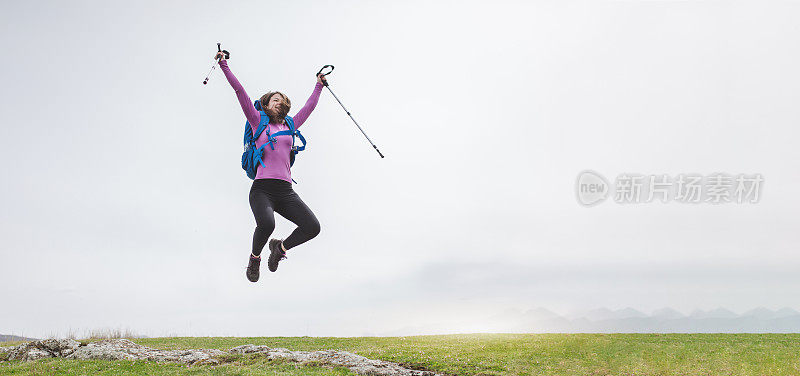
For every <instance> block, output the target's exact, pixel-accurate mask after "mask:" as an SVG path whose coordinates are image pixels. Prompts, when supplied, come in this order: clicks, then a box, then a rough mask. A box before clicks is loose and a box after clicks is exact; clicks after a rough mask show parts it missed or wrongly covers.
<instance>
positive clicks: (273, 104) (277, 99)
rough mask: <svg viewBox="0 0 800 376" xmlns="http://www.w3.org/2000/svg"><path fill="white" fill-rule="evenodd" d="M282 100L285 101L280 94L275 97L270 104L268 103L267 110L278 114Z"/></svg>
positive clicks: (270, 100)
mask: <svg viewBox="0 0 800 376" xmlns="http://www.w3.org/2000/svg"><path fill="white" fill-rule="evenodd" d="M281 100H283V97H282V96H281V95H280V94H275V95H273V96H272V98H270V99H269V103H267V108H268V109H270V110H272V111H273V112H278V106H279V105H280V104H281Z"/></svg>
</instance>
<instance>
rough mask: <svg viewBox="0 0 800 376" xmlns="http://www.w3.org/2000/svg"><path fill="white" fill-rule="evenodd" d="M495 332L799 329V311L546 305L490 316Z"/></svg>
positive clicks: (789, 309)
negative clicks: (570, 309)
mask: <svg viewBox="0 0 800 376" xmlns="http://www.w3.org/2000/svg"><path fill="white" fill-rule="evenodd" d="M489 322H491V331H494V332H524V333H536V332H564V333H585V332H593V333H612V332H613V333H653V332H678V333H743V332H744V333H800V312H798V311H795V310H793V309H791V308H781V309H779V310H775V311H773V310H770V309H768V308H764V307H758V308H755V309H752V310H749V311H747V312H744V313H742V314H737V313H735V312H732V311H730V310H728V309H725V308H716V309H712V310H710V311H703V310H694V311H692V312H691V313H690V314H689V315H685V314H683V313H681V312H678V311H676V310H674V309H672V308H661V309H657V310H655V311H653V312H652V313H651V314H649V315H648V314H646V313H643V312H641V311H637V310H635V309H633V308H624V309H619V310H610V309H608V308H599V309H594V310H590V311H584V312H576V313H572V314H569V315H563V316H562V315H559V314H557V313H555V312H552V311H550V310H548V309H546V308H541V307H540V308H535V309H531V310H528V311H524V312H523V311H520V310H509V311H506V312H504V313H502V314H500V315H496V316H494V317H491V318H490V319H489Z"/></svg>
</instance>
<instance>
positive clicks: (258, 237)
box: [216, 52, 325, 282]
mask: <svg viewBox="0 0 800 376" xmlns="http://www.w3.org/2000/svg"><path fill="white" fill-rule="evenodd" d="M216 58H217V59H219V66H220V68H221V69H222V71H223V72H224V73H225V78H227V79H228V83H230V84H231V87H233V90H234V91H235V92H236V98H237V99H238V100H239V104H240V105H241V106H242V111H244V116H245V117H246V118H247V121H248V122H250V126H251V127H252V130H253V134H255V133H256V128H257V127H258V124H259V122H260V121H261V114H260V113H259V111H258V110H256V108H255V107H254V106H253V102H251V101H250V97H249V96H248V95H247V93H246V92H245V91H244V88H243V87H242V84H240V83H239V81H238V80H237V79H236V77H235V76H234V75H233V73H232V72H231V69H230V68H229V67H228V62H227V61H226V60H225V55H224V53H222V52H219V53H218V54H217V56H216ZM324 80H325V77H324V76H321V75H318V76H317V84H316V86H314V91H313V92H312V93H311V97H309V98H308V100H307V101H306V104H305V106H303V108H301V109H300V111H298V112H297V114H296V115H294V117H293V118H294V127H295V129H297V128H300V126H301V125H303V123H305V121H306V120H307V119H308V116H309V115H311V112H312V111H314V107H316V106H317V102H318V101H319V95H320V93H321V92H322V87H323V82H324ZM260 105H261V108H262V109H263V111H264V112H265V113H266V114H267V116H269V124H268V130H267V131H264V132H261V134H260V135H259V137H258V139H256V147H261V145H264V143H266V142H268V141H269V134H274V133H275V132H279V131H284V130H288V129H289V126H288V125H287V124H286V121H285V120H284V119H285V118H286V115H287V114H288V113H289V109H291V107H292V102H291V101H289V98H288V97H287V96H286V95H284V94H283V93H280V92H277V91H271V92H269V93H266V94H264V95H263V96H261V99H260ZM275 139H276V141H274V142H273V144H274V149H272V148H270V147H266V148H263V150H264V155H263V156H262V159H263V161H264V164H263V165H262V164H259V165H258V170H257V171H256V177H255V179H254V180H253V185H252V187H250V208H251V209H252V210H253V216H255V219H256V230H255V232H254V233H253V249H252V252H251V254H250V261H249V262H248V264H247V270H246V273H245V274H246V275H247V279H248V280H250V282H256V281H258V277H259V272H260V269H259V267H260V264H261V250H262V249H263V248H264V245H265V244H266V243H267V239H269V237H270V235H272V231H273V230H274V229H275V215H274V212H277V213H278V214H280V215H282V216H283V217H284V218H286V219H288V220H290V221H291V222H292V223H294V224H295V225H297V228H295V229H294V231H292V233H291V234H290V235H289V236H288V237H287V238H286V239H284V240H279V239H271V240H270V241H269V259H268V260H267V266H268V267H269V270H270V271H271V272H274V271H276V270H278V262H280V261H281V260H283V259H285V258H286V251H288V250H289V249H292V248H294V247H296V246H298V245H300V244H303V243H305V242H307V241H309V240H311V239H312V238H314V237H315V236H317V234H319V221H317V217H316V216H314V213H312V212H311V209H309V208H308V206H306V204H305V203H303V200H301V199H300V196H298V195H297V193H295V191H294V190H293V189H292V176H291V171H290V169H289V167H290V163H289V152H290V150H291V148H292V137H291V136H288V137H286V136H279V137H275Z"/></svg>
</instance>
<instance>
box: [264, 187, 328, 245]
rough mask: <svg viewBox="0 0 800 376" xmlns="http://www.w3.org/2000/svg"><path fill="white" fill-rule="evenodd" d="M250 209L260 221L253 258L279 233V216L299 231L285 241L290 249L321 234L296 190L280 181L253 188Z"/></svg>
mask: <svg viewBox="0 0 800 376" xmlns="http://www.w3.org/2000/svg"><path fill="white" fill-rule="evenodd" d="M250 209H252V210H253V215H254V216H255V217H256V231H255V233H253V254H254V255H256V256H258V255H260V254H261V250H262V249H263V248H264V245H265V244H267V240H269V236H270V235H271V234H272V231H273V230H275V214H273V212H278V214H280V215H282V216H283V217H284V218H286V219H288V220H290V221H292V223H294V224H296V225H297V228H296V229H294V231H292V233H291V234H290V235H289V237H287V238H286V239H285V240H284V241H283V246H284V247H285V248H286V249H289V248H292V247H295V246H298V245H300V244H303V243H305V242H307V241H309V240H311V239H312V238H313V237H315V236H317V234H319V221H318V220H317V217H316V216H314V213H312V212H311V209H309V208H308V206H306V204H305V203H304V202H303V200H301V199H300V196H298V195H297V193H295V192H294V190H293V189H292V183H290V182H288V181H285V180H280V179H256V180H254V181H253V186H252V187H250Z"/></svg>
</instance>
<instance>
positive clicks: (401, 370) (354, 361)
mask: <svg viewBox="0 0 800 376" xmlns="http://www.w3.org/2000/svg"><path fill="white" fill-rule="evenodd" d="M230 352H231V353H233V354H264V356H266V357H267V358H269V359H286V360H291V361H294V362H299V363H315V364H328V365H333V366H340V367H346V368H349V369H350V370H351V371H353V372H355V373H357V374H359V375H369V376H372V375H375V376H390V375H391V376H439V375H438V374H436V373H434V372H431V371H419V370H413V369H408V368H405V367H403V366H401V365H399V364H397V363H392V362H387V361H383V360H375V359H369V358H366V357H363V356H361V355H356V354H353V353H351V352H347V351H337V350H322V351H291V350H288V349H284V348H270V347H267V346H255V345H244V346H238V347H234V348H232V349H231V350H230Z"/></svg>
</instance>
